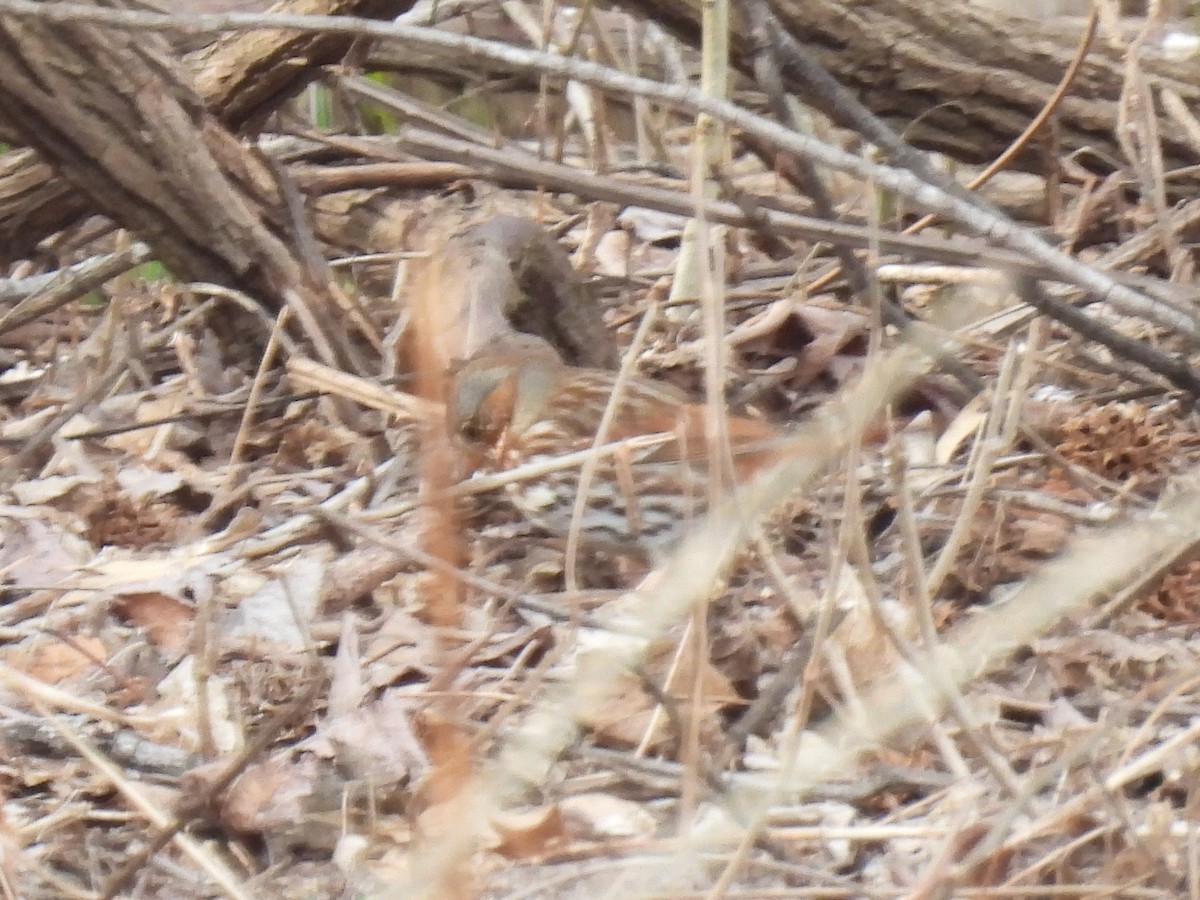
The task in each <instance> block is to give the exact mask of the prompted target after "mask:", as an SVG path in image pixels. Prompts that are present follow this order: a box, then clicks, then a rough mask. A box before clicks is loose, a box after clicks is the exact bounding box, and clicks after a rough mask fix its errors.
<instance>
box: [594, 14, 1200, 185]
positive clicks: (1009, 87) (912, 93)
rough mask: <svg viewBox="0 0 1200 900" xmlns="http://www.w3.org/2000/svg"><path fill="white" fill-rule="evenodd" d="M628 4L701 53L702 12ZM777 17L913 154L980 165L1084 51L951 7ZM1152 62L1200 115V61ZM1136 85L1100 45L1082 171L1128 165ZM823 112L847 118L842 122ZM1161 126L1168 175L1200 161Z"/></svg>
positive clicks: (741, 58)
mask: <svg viewBox="0 0 1200 900" xmlns="http://www.w3.org/2000/svg"><path fill="white" fill-rule="evenodd" d="M618 4H619V5H620V6H623V7H625V8H626V9H629V10H631V11H633V12H635V13H636V14H637V15H639V16H643V17H647V18H651V19H654V20H656V21H658V22H659V23H661V24H662V25H664V26H666V27H668V28H669V29H670V30H672V31H673V32H674V33H676V34H677V35H679V36H680V37H681V38H682V39H683V40H685V41H687V42H689V43H692V44H695V45H697V46H698V45H699V35H700V4H699V3H698V2H696V0H618ZM736 6H737V5H736V4H735V9H736ZM769 6H770V7H771V9H772V10H773V11H774V13H775V15H776V16H777V17H778V18H779V20H780V23H781V24H782V26H783V28H784V30H785V31H786V32H787V33H788V34H790V35H792V36H793V37H794V38H795V39H796V40H797V41H799V42H800V43H801V44H802V45H804V46H805V47H806V48H807V49H808V51H809V52H810V53H811V54H812V55H813V56H814V57H815V58H816V59H817V60H818V61H819V62H820V63H821V64H822V65H824V66H825V68H826V69H827V70H828V71H829V72H830V73H831V74H832V75H833V76H834V78H836V79H837V80H838V81H839V82H840V83H841V84H842V85H844V86H845V87H846V88H848V89H849V90H851V91H852V92H853V93H855V94H856V95H857V97H858V98H859V100H860V101H861V102H862V103H863V104H864V105H865V106H866V107H867V108H868V109H870V110H871V111H872V112H873V113H875V114H876V115H877V116H879V117H880V118H882V119H883V120H884V121H886V122H888V123H889V124H890V125H892V126H893V128H895V129H896V130H897V131H898V132H899V133H900V134H902V135H903V136H904V138H905V139H906V140H907V141H908V142H909V143H911V144H913V145H914V146H918V147H921V148H923V149H926V150H934V151H938V152H940V153H945V154H946V155H948V156H950V157H953V158H954V159H957V160H961V161H964V162H971V163H978V162H985V161H990V160H991V159H994V158H995V157H996V156H998V155H999V154H1000V153H1001V152H1002V151H1003V150H1004V149H1005V148H1006V147H1007V146H1008V144H1009V143H1010V142H1011V141H1012V140H1013V139H1014V138H1015V137H1017V136H1018V135H1019V134H1020V133H1021V131H1022V130H1023V129H1024V128H1025V126H1026V125H1027V124H1028V123H1029V121H1030V120H1031V119H1032V118H1033V117H1034V116H1035V115H1037V113H1038V111H1039V110H1040V109H1041V108H1042V107H1043V105H1044V104H1045V102H1046V101H1047V99H1049V97H1050V96H1051V94H1052V93H1053V91H1054V89H1055V86H1056V85H1057V83H1058V81H1059V79H1060V78H1061V77H1062V74H1063V72H1064V71H1065V70H1066V68H1067V66H1068V64H1069V63H1070V60H1071V58H1072V56H1073V55H1074V53H1075V47H1076V44H1077V43H1078V39H1079V35H1078V34H1072V33H1070V32H1069V31H1066V30H1064V29H1063V28H1062V27H1061V26H1060V25H1055V24H1054V23H1053V22H1052V21H1043V20H1035V19H1021V18H1013V17H1008V16H1005V15H1003V14H1002V13H999V12H996V11H993V10H990V9H987V8H985V7H977V6H974V5H970V4H967V3H946V2H944V0H853V2H846V0H770V2H769ZM1143 53H1144V55H1143V58H1142V60H1141V68H1142V71H1143V73H1144V74H1145V76H1146V79H1147V81H1148V83H1149V85H1150V87H1151V90H1152V91H1153V92H1154V94H1155V95H1156V96H1157V95H1160V94H1161V92H1162V91H1164V90H1171V91H1174V92H1175V93H1177V94H1178V95H1179V96H1180V97H1181V98H1182V99H1183V102H1184V104H1185V105H1187V106H1188V107H1189V108H1191V109H1193V110H1194V109H1197V108H1200V61H1198V60H1196V59H1187V60H1175V59H1171V60H1168V59H1165V58H1163V57H1161V56H1160V55H1156V54H1155V53H1154V52H1153V50H1152V44H1148V45H1147V47H1146V48H1145V49H1144V51H1143ZM752 54H753V47H752V43H751V41H750V34H749V26H748V23H747V20H746V18H745V16H744V15H736V16H735V33H734V35H733V62H734V64H735V65H736V66H737V67H738V68H739V69H741V70H743V71H746V72H750V71H752V64H753V57H752ZM784 77H785V80H787V86H788V88H789V89H790V90H792V91H794V92H795V93H797V94H798V95H799V96H801V97H805V98H806V99H808V100H810V101H811V100H812V99H813V98H812V97H811V96H810V91H809V90H808V86H807V85H805V84H804V83H802V82H801V81H800V80H799V79H798V78H797V77H796V74H795V73H794V72H789V71H788V70H787V69H786V68H785V70H784ZM1125 77H1126V74H1125V62H1124V59H1123V57H1122V54H1120V53H1118V52H1117V51H1115V50H1113V49H1112V48H1111V47H1109V46H1108V45H1107V44H1106V42H1105V41H1104V40H1103V39H1102V38H1098V39H1097V40H1096V41H1095V42H1094V44H1093V46H1092V49H1091V52H1090V53H1089V55H1088V57H1087V60H1086V62H1085V63H1084V65H1083V67H1082V70H1081V71H1080V73H1079V77H1078V78H1077V79H1076V80H1075V83H1074V85H1073V86H1072V89H1071V92H1070V94H1069V96H1068V97H1067V98H1066V100H1065V102H1064V103H1063V104H1062V106H1061V107H1060V108H1059V109H1058V111H1057V113H1056V115H1055V117H1054V120H1053V122H1054V126H1053V127H1054V131H1055V134H1054V138H1055V141H1056V147H1055V152H1065V153H1074V152H1076V151H1086V152H1084V153H1081V154H1080V155H1079V156H1078V157H1077V160H1076V161H1077V162H1079V163H1080V164H1082V165H1084V166H1086V167H1087V168H1089V169H1092V170H1093V171H1096V172H1098V173H1107V172H1111V171H1113V170H1114V169H1115V168H1118V167H1119V166H1121V165H1122V164H1124V162H1126V161H1125V160H1123V154H1122V151H1121V149H1120V146H1119V144H1118V141H1117V138H1116V134H1117V128H1118V116H1119V112H1120V107H1119V102H1118V101H1119V98H1120V96H1121V91H1122V87H1123V85H1124V83H1125ZM815 105H818V106H820V105H821V104H820V103H816V104H815ZM822 111H823V112H826V113H827V114H830V115H832V116H833V118H835V120H836V119H837V118H838V116H837V110H830V109H823V110H822ZM1159 119H1160V122H1159V128H1160V132H1161V135H1162V149H1163V153H1164V155H1165V162H1166V164H1167V166H1168V168H1177V167H1182V166H1188V165H1193V164H1194V163H1195V162H1196V161H1197V155H1198V152H1200V151H1197V149H1196V148H1195V147H1194V146H1193V145H1191V144H1190V143H1189V142H1188V140H1187V139H1186V136H1185V134H1184V133H1183V129H1182V128H1180V127H1179V126H1178V125H1173V124H1172V123H1171V122H1169V121H1167V120H1166V119H1165V117H1164V116H1163V114H1162V112H1161V110H1160V111H1159ZM1019 162H1020V163H1021V164H1022V165H1024V166H1025V167H1026V168H1030V169H1034V168H1036V167H1037V166H1038V164H1039V160H1038V158H1037V154H1036V153H1030V154H1026V155H1025V156H1024V157H1023V158H1022V159H1021V160H1020V161H1019ZM1177 186H1178V185H1177Z"/></svg>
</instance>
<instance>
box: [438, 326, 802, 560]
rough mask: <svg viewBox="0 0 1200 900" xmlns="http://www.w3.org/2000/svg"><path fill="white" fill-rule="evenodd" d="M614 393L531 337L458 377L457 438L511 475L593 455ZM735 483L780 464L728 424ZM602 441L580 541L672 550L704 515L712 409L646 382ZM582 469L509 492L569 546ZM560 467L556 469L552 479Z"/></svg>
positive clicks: (453, 422)
mask: <svg viewBox="0 0 1200 900" xmlns="http://www.w3.org/2000/svg"><path fill="white" fill-rule="evenodd" d="M615 387H616V374H615V373H613V372H608V371H604V370H599V369H582V368H574V367H571V366H567V365H565V364H564V363H562V362H561V360H560V359H559V358H558V356H557V354H556V353H555V352H554V351H553V350H552V349H551V348H550V346H549V345H548V344H546V343H545V342H543V341H541V340H539V339H536V338H530V339H526V338H525V337H524V336H522V337H521V338H520V339H518V340H514V341H511V342H509V343H506V344H504V345H503V346H501V347H499V348H497V349H495V350H492V351H489V352H484V353H481V354H479V355H477V356H475V357H474V358H472V359H471V360H469V361H468V362H467V363H465V364H464V365H463V366H462V367H461V368H460V369H459V370H458V372H457V373H456V374H455V376H454V381H453V384H452V385H451V390H450V401H449V405H448V416H449V424H450V428H451V430H452V431H454V432H456V433H457V435H458V436H459V437H460V438H461V439H463V440H464V441H466V442H467V443H468V444H469V445H473V446H474V447H476V448H481V449H482V450H483V452H484V455H485V464H486V465H488V466H489V467H491V468H493V469H496V470H500V471H504V470H507V469H511V468H513V467H515V466H518V465H522V464H527V463H535V462H550V461H551V460H553V459H555V458H558V457H561V456H563V455H565V454H569V453H573V452H576V451H581V450H587V449H589V448H590V447H591V446H592V445H593V443H594V441H595V439H596V434H597V431H598V430H599V427H600V422H601V419H602V417H603V415H604V411H605V409H606V407H607V405H608V403H609V400H610V398H611V396H612V395H613V392H614V389H615ZM729 434H730V444H731V448H732V451H733V452H732V457H733V463H734V473H735V475H736V477H738V478H739V479H740V478H745V477H746V476H747V475H749V474H751V473H752V472H753V471H754V470H755V469H757V468H759V467H760V466H762V465H764V464H766V463H767V462H770V461H771V460H773V459H774V458H775V453H774V452H772V448H771V443H772V439H773V438H775V437H777V436H778V432H777V430H776V429H775V428H773V427H772V426H770V425H768V424H767V423H765V422H759V421H756V420H753V419H745V418H736V417H734V418H731V419H730V421H729ZM604 439H605V441H606V443H607V444H609V445H610V446H608V447H607V448H606V450H605V452H604V454H603V455H602V456H601V458H600V460H599V462H598V463H597V465H596V468H595V471H594V473H593V475H592V478H591V480H590V483H589V485H588V493H587V502H586V505H585V506H584V509H583V513H582V518H581V520H580V525H579V527H580V531H581V536H582V537H583V538H584V540H585V541H587V542H589V543H592V544H600V545H609V546H616V547H618V548H626V547H628V546H630V545H633V546H635V547H636V548H638V549H641V550H644V551H647V552H649V553H650V554H651V555H652V556H653V555H657V554H658V553H659V552H661V551H662V550H664V549H666V548H667V547H669V546H670V545H671V544H672V543H673V541H674V540H675V538H676V537H677V536H678V535H679V533H680V531H681V527H682V526H684V525H686V523H687V521H688V520H689V519H691V518H694V517H695V516H697V515H699V514H700V513H702V512H703V511H704V506H705V502H706V498H707V479H708V477H709V464H708V463H709V461H708V459H707V454H706V441H705V436H704V407H703V406H701V405H698V404H694V403H689V402H688V400H687V398H686V397H685V396H684V395H683V394H682V393H681V392H679V391H677V390H675V389H674V388H672V387H670V386H668V385H664V384H659V383H657V382H654V381H651V380H648V379H644V378H631V379H629V380H628V381H627V382H626V383H625V384H623V385H622V387H621V393H620V396H619V405H618V407H617V409H616V411H615V414H614V416H613V418H612V420H611V422H610V425H609V428H608V431H607V433H606V434H605V436H604ZM581 466H582V463H581V462H577V463H576V464H575V465H574V466H572V467H570V468H557V469H554V470H553V471H543V472H542V473H541V474H539V475H538V476H537V477H536V478H532V479H529V480H522V481H514V482H512V483H510V484H508V485H507V491H508V495H509V498H510V499H511V501H512V503H513V505H514V506H516V508H517V509H518V510H519V511H520V512H521V513H522V515H523V516H524V517H525V518H527V519H528V520H530V521H531V522H533V523H534V524H536V525H538V526H539V527H541V528H544V529H545V530H546V531H548V532H550V533H551V534H554V535H558V536H563V535H566V534H567V532H568V530H569V528H570V525H571V519H572V515H573V513H574V508H575V498H576V494H577V493H578V491H579V483H580V470H581ZM549 468H551V467H550V466H547V469H549Z"/></svg>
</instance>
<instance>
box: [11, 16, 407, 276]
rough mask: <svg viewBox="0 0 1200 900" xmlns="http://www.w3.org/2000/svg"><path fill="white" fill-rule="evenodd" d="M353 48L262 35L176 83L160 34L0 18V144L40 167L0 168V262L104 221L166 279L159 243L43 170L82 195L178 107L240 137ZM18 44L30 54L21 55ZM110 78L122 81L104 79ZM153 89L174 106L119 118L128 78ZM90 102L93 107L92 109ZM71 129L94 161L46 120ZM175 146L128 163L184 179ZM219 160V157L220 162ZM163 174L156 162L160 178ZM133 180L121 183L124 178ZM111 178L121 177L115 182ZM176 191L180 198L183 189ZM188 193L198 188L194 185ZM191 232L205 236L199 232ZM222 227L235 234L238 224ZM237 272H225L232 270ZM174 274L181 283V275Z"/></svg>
mask: <svg viewBox="0 0 1200 900" xmlns="http://www.w3.org/2000/svg"><path fill="white" fill-rule="evenodd" d="M104 2H105V3H106V5H117V4H114V3H108V2H107V0H104ZM412 3H413V0H288V2H284V3H280V4H277V6H276V7H275V11H277V12H288V13H299V14H308V13H316V14H342V13H345V14H352V15H362V16H379V17H390V16H394V15H398V14H399V13H400V12H403V11H404V10H406V9H408V8H409V7H411V6H412ZM352 40H353V38H351V37H349V36H347V35H344V34H343V35H336V34H301V35H298V34H295V33H294V32H269V31H263V32H249V33H244V34H237V35H231V36H229V37H227V38H224V39H222V40H220V41H218V42H216V43H215V44H214V45H212V46H210V47H208V48H206V49H204V50H202V51H198V52H197V54H196V55H195V56H194V58H193V60H192V62H193V63H194V66H193V68H189V69H187V70H186V75H185V74H184V70H181V68H180V66H179V65H178V64H177V63H174V62H173V59H174V56H175V54H174V53H173V51H171V50H170V49H169V47H168V45H167V44H166V43H165V40H164V38H163V37H162V36H161V35H158V34H149V33H138V32H127V31H125V32H123V31H120V30H117V29H112V30H109V29H105V28H101V27H100V26H95V25H80V26H78V27H76V28H72V27H71V26H70V25H66V24H63V25H51V24H48V23H39V22H35V21H32V20H25V21H23V22H22V21H18V20H16V19H7V18H3V19H0V47H2V48H4V49H3V51H2V52H3V53H4V55H5V58H4V59H3V60H0V77H2V78H3V79H4V83H3V84H0V95H2V96H0V135H2V136H3V138H4V139H5V140H10V141H13V142H16V143H20V144H23V145H25V146H28V147H32V148H34V149H36V150H38V151H39V152H40V153H48V155H46V156H45V158H44V159H43V158H40V157H39V156H38V155H36V154H25V153H18V154H10V155H8V156H6V157H5V158H4V159H3V160H0V262H11V261H12V260H14V259H18V258H20V257H22V256H25V255H27V254H28V253H29V252H30V251H31V250H32V249H33V248H34V247H35V246H36V245H37V244H38V242H39V241H41V240H43V239H44V238H46V237H48V236H49V235H51V234H53V233H54V232H56V231H58V230H60V229H62V228H64V227H66V226H68V225H70V224H72V223H73V222H75V221H77V220H78V219H79V218H80V217H81V216H83V215H86V214H87V213H90V212H95V211H102V212H104V213H105V214H106V215H108V216H109V217H110V218H112V219H113V220H114V221H116V222H118V223H119V224H121V225H122V226H124V227H127V228H129V229H130V230H131V231H134V232H136V233H137V234H138V236H139V237H141V238H142V239H144V240H145V241H146V242H147V243H149V244H151V245H152V246H154V248H155V252H156V253H158V255H159V256H160V257H161V258H162V259H163V260H164V261H166V262H168V264H169V265H172V267H173V268H174V267H175V266H176V265H178V262H177V261H172V260H171V259H169V251H168V250H163V249H160V247H159V246H158V242H159V239H160V237H159V235H160V233H161V232H159V231H151V232H145V231H142V230H141V228H142V227H143V225H144V222H143V221H142V220H141V219H140V218H139V220H138V221H135V220H134V219H133V218H132V216H133V213H134V212H135V211H134V210H132V209H130V210H122V209H121V208H119V207H118V208H116V209H114V208H112V207H110V206H108V205H105V204H100V203H98V202H97V198H96V196H95V195H94V194H93V193H92V189H84V190H82V192H73V191H71V189H70V185H66V184H63V183H62V182H61V181H59V180H58V179H57V178H56V176H55V175H54V172H53V170H52V168H48V167H47V166H46V163H47V162H51V163H52V165H53V168H57V169H61V170H62V171H63V174H64V175H65V176H66V177H67V178H68V179H69V180H70V181H71V182H73V183H74V185H75V186H76V187H80V186H81V182H86V183H87V184H88V185H89V186H90V185H91V182H93V181H94V180H96V179H100V180H106V179H107V178H108V177H109V176H108V174H107V173H106V171H105V170H106V169H107V168H108V166H109V165H110V164H115V163H116V161H117V159H118V158H121V157H124V156H125V155H126V154H125V152H124V151H123V150H122V149H121V147H120V146H119V145H120V144H122V143H123V142H131V141H139V140H140V141H141V143H142V147H143V150H144V149H145V138H146V136H145V135H139V132H138V131H137V130H134V126H135V125H138V123H141V122H145V121H147V120H148V119H150V118H151V117H152V116H153V115H154V113H153V111H152V110H151V109H150V108H149V107H150V106H151V105H153V103H155V102H170V103H175V104H179V105H180V110H181V111H182V114H183V116H184V117H185V118H190V119H192V120H193V122H196V121H198V118H197V117H198V116H199V114H200V111H201V107H207V108H208V109H209V110H210V111H211V113H212V114H213V116H215V118H216V119H219V120H220V121H221V122H223V123H224V124H225V125H226V126H228V127H230V128H233V129H236V130H244V129H247V128H249V127H251V126H252V125H254V124H256V123H257V122H258V121H260V120H261V119H262V118H263V117H264V116H265V115H266V114H267V113H268V112H270V111H271V110H272V109H273V108H275V107H276V106H278V105H279V104H280V103H281V102H283V101H284V100H286V99H287V98H288V97H290V96H292V95H293V94H294V93H295V92H296V91H298V90H299V89H300V88H301V87H303V85H304V84H305V83H307V82H308V81H309V80H311V79H312V78H314V77H316V76H317V75H318V74H319V69H320V66H322V65H324V64H327V63H330V62H333V61H336V60H338V59H340V58H341V57H342V55H343V54H344V53H345V52H346V50H347V48H348V47H349V46H350V43H351V42H352ZM26 41H28V42H31V43H29V44H27V45H26V46H24V47H22V46H21V45H22V44H23V43H24V42H26ZM39 48H40V49H39ZM143 51H144V54H145V59H142V60H141V61H140V62H135V63H133V65H134V68H133V69H132V70H130V71H128V72H127V71H125V70H123V69H122V66H123V65H124V64H125V63H124V62H123V61H122V57H124V58H125V59H127V60H135V59H136V58H137V57H138V55H139V53H142V52H143ZM46 52H48V53H49V55H44V56H42V57H41V58H40V62H39V60H38V55H39V53H46ZM22 57H29V58H31V61H32V62H39V64H38V65H37V66H36V67H34V68H30V67H28V66H26V65H25V64H23V63H22V62H21V59H22ZM92 66H95V67H96V68H97V71H96V72H94V73H93V72H92V71H90V69H91V67H92ZM43 69H44V70H46V72H45V73H44V74H48V75H50V76H52V78H53V83H54V84H56V85H60V86H61V85H63V84H64V83H65V84H66V87H67V91H66V94H65V96H64V97H63V99H62V101H61V102H63V103H64V104H65V107H64V109H59V108H58V106H57V104H58V103H59V102H60V100H59V99H58V93H57V92H58V90H59V88H55V89H53V90H51V89H49V88H48V85H39V84H38V83H37V81H36V79H37V78H41V77H42V76H41V75H36V76H35V73H38V72H41V70H43ZM193 70H196V71H198V73H199V74H198V75H197V76H196V79H195V84H196V88H195V90H193V88H192V87H191V86H190V80H189V77H188V76H190V73H191V71H193ZM104 72H107V73H108V74H107V75H106V74H104ZM116 75H120V76H121V77H122V78H126V79H127V80H126V81H122V80H120V79H116V80H112V78H113V77H114V76H116ZM14 76H15V77H16V78H17V80H18V81H19V82H27V83H25V84H14V83H13V81H12V79H13V77H14ZM159 78H162V79H163V83H162V84H161V85H160V86H159V87H158V88H157V90H159V91H161V92H162V93H163V94H164V95H165V96H166V97H173V99H172V100H170V101H153V100H151V99H149V98H147V99H146V100H145V101H144V102H143V103H142V104H141V107H140V108H139V109H134V108H131V109H129V110H126V111H124V112H117V110H116V109H115V105H119V104H120V103H122V102H124V103H126V104H128V105H130V106H131V107H133V106H134V105H135V104H133V100H135V99H136V98H135V97H131V96H129V93H130V91H131V90H133V89H134V79H138V80H139V82H140V88H139V90H147V91H153V90H156V89H155V88H154V84H155V82H156V81H157V80H158V79H159ZM72 81H75V82H85V81H90V82H92V85H91V86H92V88H93V90H91V91H89V90H88V85H86V84H80V85H74V86H72V84H71V82H72ZM102 82H103V83H104V84H102ZM89 95H90V96H89ZM72 97H74V99H72ZM122 98H124V100H123V101H122ZM93 101H98V102H99V103H100V105H99V106H97V107H95V108H94V109H93V108H92V106H91V104H92V103H93ZM31 105H32V106H33V107H34V115H33V117H32V118H31V119H29V120H28V121H27V117H28V115H29V114H28V113H27V112H26V110H27V109H28V108H29V107H30V106H31ZM72 107H74V111H72ZM64 117H66V118H64ZM81 119H82V120H84V121H86V120H89V119H90V120H91V127H92V128H93V130H94V129H96V128H99V129H100V132H101V133H99V134H96V133H91V134H88V135H85V136H81V137H80V139H79V143H90V144H91V145H92V146H93V147H95V146H98V147H99V148H100V149H99V150H98V151H95V152H93V154H92V156H91V159H90V160H77V159H76V158H75V157H73V156H72V155H71V153H72V152H73V151H75V150H76V147H75V146H74V144H75V142H74V140H67V141H66V142H65V143H64V142H63V140H62V136H61V134H60V135H59V136H55V127H54V126H55V122H56V121H57V122H58V123H60V124H62V125H63V126H64V129H63V130H65V126H66V123H67V122H68V121H74V122H78V121H80V120H81ZM39 120H41V121H39ZM106 122H107V124H105V123H106ZM214 124H215V123H214ZM47 125H49V126H50V127H49V130H47ZM104 129H107V130H106V131H105V130H104ZM39 132H40V133H41V137H39V136H38V134H39ZM68 137H69V136H68ZM45 142H49V144H51V145H55V144H57V145H58V147H59V150H58V151H57V152H52V151H48V148H47V144H46V143H45ZM106 147H107V148H108V149H107V150H106V149H105V148H106ZM173 147H174V149H173V150H172V149H171V145H168V146H164V147H162V148H159V149H158V151H156V154H155V156H156V157H157V158H155V157H151V156H145V155H144V154H143V152H142V151H141V150H139V151H137V153H136V154H135V155H138V156H142V157H143V161H142V164H141V165H140V167H139V170H138V171H139V173H140V174H141V175H149V176H151V177H152V178H153V180H154V181H156V182H157V181H159V180H160V179H162V178H164V177H166V176H167V174H168V173H178V174H179V175H180V176H183V173H184V171H186V169H185V167H184V164H183V162H182V161H181V157H184V156H186V155H188V154H189V153H190V152H192V150H193V146H192V145H191V144H189V143H188V142H187V141H184V142H182V143H181V142H179V141H174V142H173ZM221 155H222V154H220V153H218V154H217V156H218V158H219V157H220V156H221ZM77 162H78V163H79V166H78V168H76V163H77ZM163 163H166V167H165V168H163V167H162V164H163ZM259 168H260V169H261V167H259ZM73 169H74V170H75V173H74V174H72V172H71V170H73ZM131 174H132V173H130V172H125V173H124V175H125V176H129V175H131ZM230 174H234V173H230ZM247 174H248V173H247ZM260 174H261V172H259V173H255V174H254V175H252V176H250V181H255V180H256V179H257V178H258V177H259V175H260ZM112 175H114V176H115V175H122V173H120V172H115V171H114V172H113V173H112ZM237 180H239V179H237V178H235V181H237ZM181 187H182V188H183V189H184V190H186V189H187V188H188V187H189V186H187V185H184V186H181ZM191 187H198V184H194V185H191ZM96 190H99V188H96ZM176 199H180V198H178V197H177V198H176ZM214 199H215V198H214ZM196 224H197V226H202V225H203V223H202V222H197V223H196ZM232 227H233V228H234V230H237V226H236V225H234V226H232ZM193 230H199V231H200V234H201V236H202V240H203V229H202V227H199V228H198V229H193ZM205 243H206V241H205ZM227 262H232V260H227ZM237 268H238V266H234V269H235V270H236V269H237ZM177 271H178V273H179V274H181V275H183V274H184V273H185V272H188V271H191V270H190V269H186V268H183V269H178V270H177ZM185 277H186V276H185ZM205 277H210V278H212V279H213V280H217V281H220V282H221V283H224V284H238V285H243V286H244V284H245V283H244V282H240V281H230V280H227V279H223V278H218V277H216V275H214V274H213V273H212V272H210V274H209V275H207V276H205Z"/></svg>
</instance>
